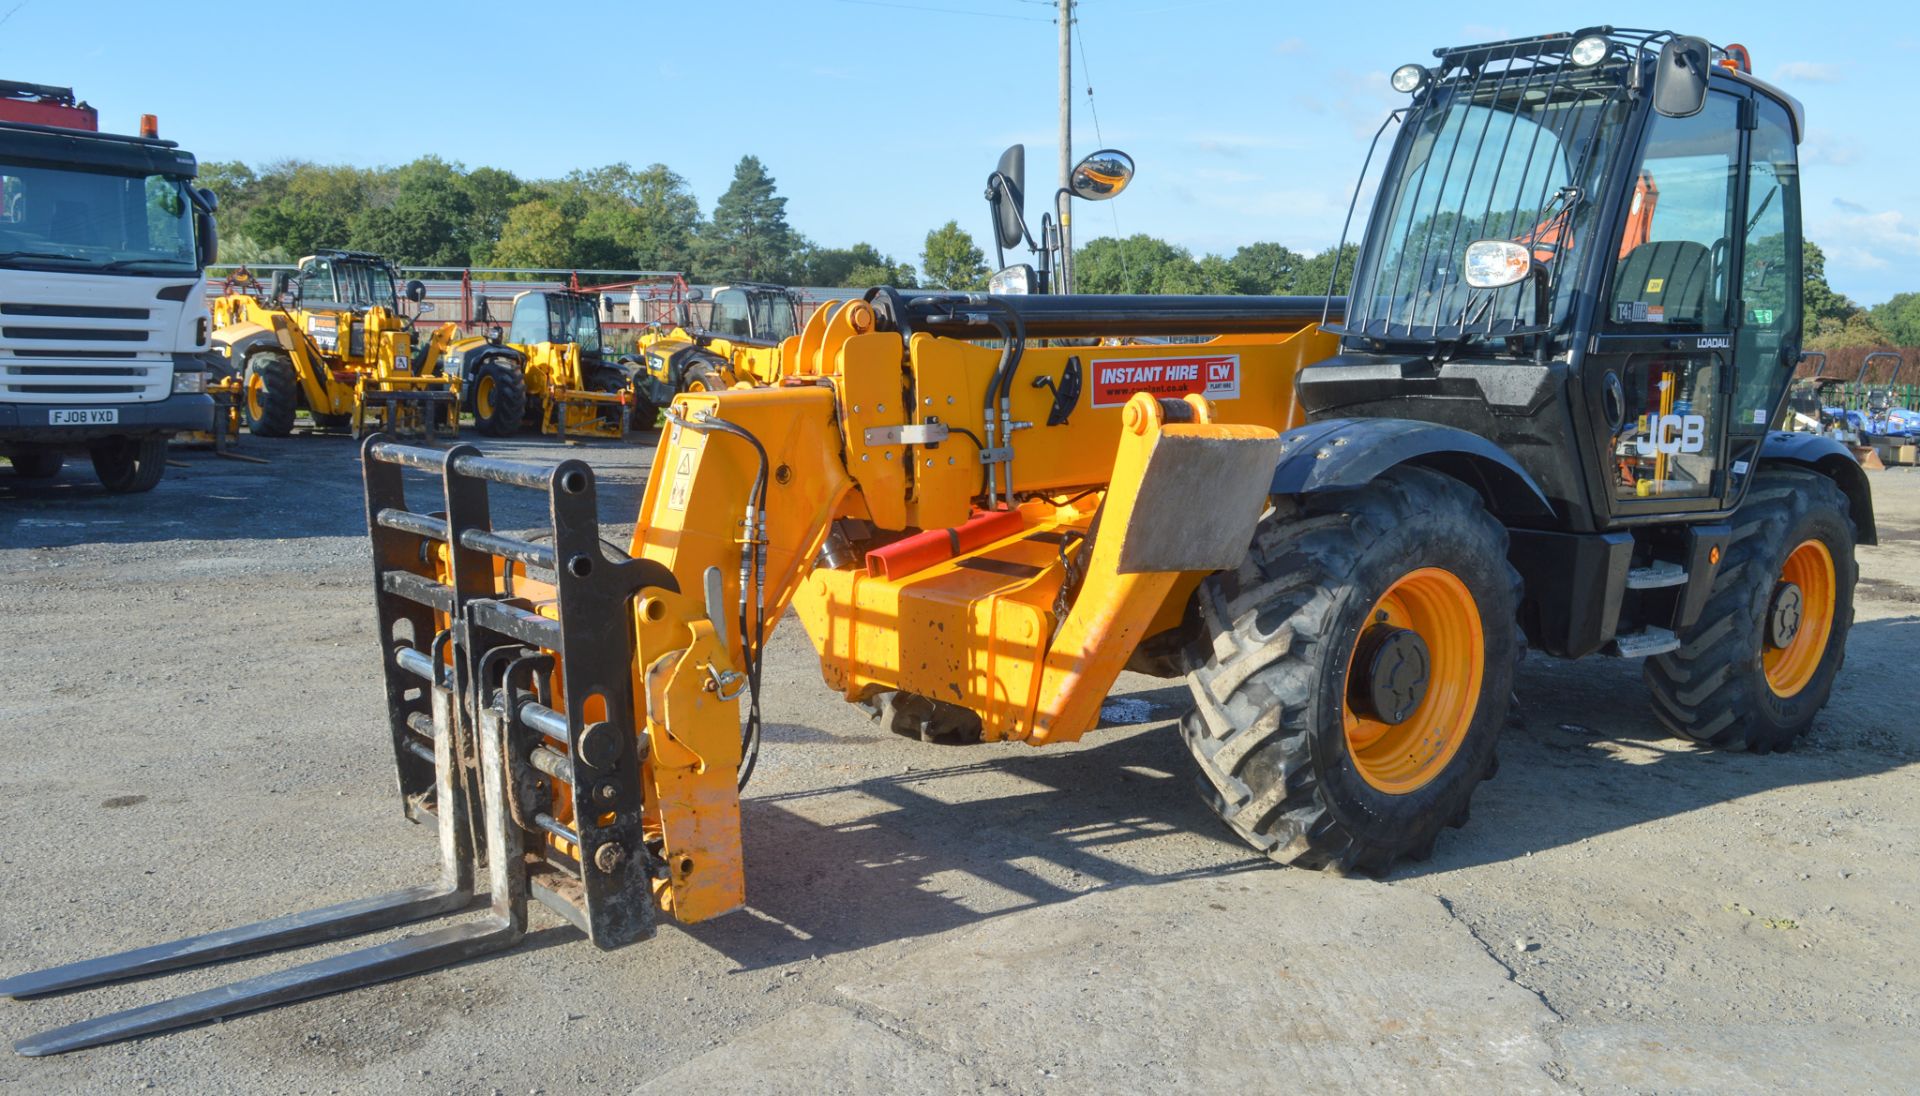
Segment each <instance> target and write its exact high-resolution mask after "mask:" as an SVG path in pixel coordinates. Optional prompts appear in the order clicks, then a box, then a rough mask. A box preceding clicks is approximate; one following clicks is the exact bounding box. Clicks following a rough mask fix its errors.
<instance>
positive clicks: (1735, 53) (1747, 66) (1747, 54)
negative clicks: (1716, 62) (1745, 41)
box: [1720, 42, 1753, 73]
mask: <svg viewBox="0 0 1920 1096" xmlns="http://www.w3.org/2000/svg"><path fill="white" fill-rule="evenodd" d="M1726 54H1727V56H1726V60H1723V61H1721V62H1720V64H1721V65H1722V66H1724V67H1726V68H1729V69H1732V70H1733V71H1734V72H1747V73H1751V72H1752V71H1753V53H1752V51H1750V50H1748V49H1747V47H1745V46H1743V45H1741V44H1740V43H1738V42H1733V43H1730V44H1729V45H1728V46H1727V49H1726Z"/></svg>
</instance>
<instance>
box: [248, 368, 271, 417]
mask: <svg viewBox="0 0 1920 1096" xmlns="http://www.w3.org/2000/svg"><path fill="white" fill-rule="evenodd" d="M266 389H267V382H266V381H264V380H261V379H260V374H258V373H253V374H250V375H248V377H247V414H249V415H252V416H253V417H254V418H255V419H258V418H260V416H261V415H262V414H264V412H263V411H262V409H261V406H260V397H261V394H262V393H263V392H265V391H266Z"/></svg>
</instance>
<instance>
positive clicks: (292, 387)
mask: <svg viewBox="0 0 1920 1096" xmlns="http://www.w3.org/2000/svg"><path fill="white" fill-rule="evenodd" d="M245 397H246V398H245V400H244V401H243V407H244V409H245V411H246V416H247V429H248V430H250V431H252V432H253V433H255V434H258V435H259V436H261V437H263V438H284V437H286V436H287V435H288V434H291V433H293V414H294V410H295V403H296V401H297V400H298V397H299V386H298V384H296V383H295V381H294V376H293V362H292V361H291V360H290V359H289V358H288V357H287V356H286V355H285V354H280V353H274V352H268V353H264V354H255V355H254V356H253V357H251V358H248V359H247V374H246V392H245Z"/></svg>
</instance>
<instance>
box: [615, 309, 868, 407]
mask: <svg viewBox="0 0 1920 1096" xmlns="http://www.w3.org/2000/svg"><path fill="white" fill-rule="evenodd" d="M838 303H839V302H837V301H829V302H827V304H826V305H825V306H823V310H826V309H831V308H833V307H834V306H836V305H837V304H838ZM798 317H799V308H798V306H797V304H796V303H795V298H794V294H793V291H792V290H790V289H787V288H785V287H784V286H778V285H767V284H764V283H760V282H737V283H734V284H732V285H721V286H715V287H714V289H713V298H712V307H711V308H710V309H709V312H708V320H707V323H706V324H705V325H704V326H700V327H696V326H695V325H693V324H692V323H690V322H687V321H686V320H685V318H683V319H682V322H681V323H680V324H678V325H677V326H674V327H669V328H663V329H660V330H656V331H649V332H647V333H646V334H643V335H641V336H640V340H639V350H638V357H639V358H640V360H641V361H642V362H643V363H644V364H645V367H646V375H645V378H644V380H643V382H642V390H643V392H644V394H645V395H646V398H647V399H649V400H650V401H652V403H653V404H654V405H656V406H660V407H664V406H666V405H667V404H668V403H669V402H671V401H672V399H673V397H674V396H675V395H676V394H677V393H680V392H718V391H721V390H723V389H727V388H732V387H733V386H735V385H738V384H747V385H760V386H765V385H770V384H776V383H778V382H779V380H780V376H781V369H780V357H781V352H782V348H783V346H784V344H785V343H786V342H787V341H788V340H790V339H793V338H794V337H795V336H796V335H798V334H799V327H800V325H799V322H798Z"/></svg>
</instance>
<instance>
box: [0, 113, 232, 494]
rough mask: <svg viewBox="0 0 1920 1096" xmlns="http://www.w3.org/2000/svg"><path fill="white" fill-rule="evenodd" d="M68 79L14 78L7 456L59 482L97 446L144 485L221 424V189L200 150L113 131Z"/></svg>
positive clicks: (6, 185) (3, 148) (1, 245)
mask: <svg viewBox="0 0 1920 1096" xmlns="http://www.w3.org/2000/svg"><path fill="white" fill-rule="evenodd" d="M93 117H94V114H93V111H92V109H91V108H89V107H87V106H86V105H85V104H84V103H80V104H76V103H74V101H73V93H72V92H71V91H70V90H68V89H65V88H50V87H44V86H41V85H27V84H17V83H11V82H7V81H0V457H6V458H7V459H8V460H9V461H10V462H11V463H12V465H13V470H14V473H15V474H16V475H18V476H22V477H25V478H29V479H35V478H50V477H52V476H54V475H57V474H58V473H59V471H60V468H61V465H62V464H63V462H64V460H65V457H66V455H67V454H68V453H70V452H74V451H84V452H86V453H87V454H88V455H89V456H90V457H91V458H92V463H93V466H94V470H95V471H96V472H97V473H98V475H99V477H100V480H101V482H102V483H103V484H104V485H105V486H106V487H107V489H108V490H110V491H116V492H126V491H145V490H148V489H150V488H152V487H153V486H154V484H156V483H158V482H159V480H160V476H161V472H162V470H163V469H164V468H165V467H166V444H167V439H168V437H169V436H171V435H172V434H174V433H178V432H183V431H193V430H209V429H211V428H212V424H213V401H212V399H211V398H210V397H209V396H208V395H207V394H206V377H207V365H208V363H207V361H206V360H205V359H204V358H203V355H204V354H206V353H207V351H208V349H209V340H210V334H211V332H210V324H211V320H210V317H209V316H208V313H207V306H206V276H205V269H206V265H207V263H209V262H211V261H213V259H214V252H215V249H216V247H217V241H216V237H215V232H214V227H213V204H214V203H213V196H212V194H211V193H209V192H208V191H205V190H201V189H198V188H196V187H194V185H193V181H194V176H195V173H196V169H197V165H196V164H195V162H194V158H193V156H192V155H191V154H189V153H187V152H183V151H181V150H180V149H179V148H178V147H177V146H175V145H174V144H173V142H171V141H162V140H159V139H158V138H157V137H156V136H154V134H153V132H152V131H153V128H154V127H153V126H152V121H151V116H148V117H147V118H146V119H143V122H142V128H143V130H146V131H147V132H146V134H145V135H144V136H139V137H132V136H120V135H113V134H104V133H99V132H97V131H95V130H94V129H93V128H92V120H93Z"/></svg>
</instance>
